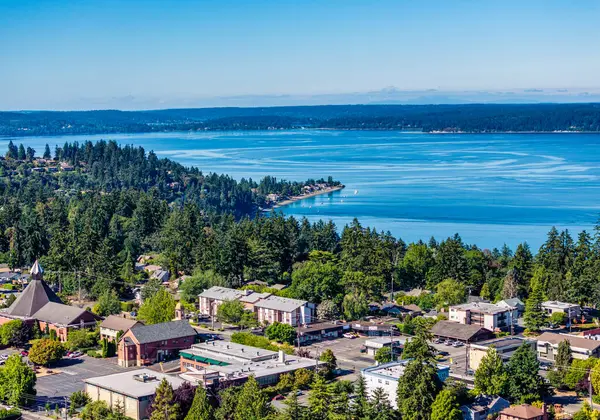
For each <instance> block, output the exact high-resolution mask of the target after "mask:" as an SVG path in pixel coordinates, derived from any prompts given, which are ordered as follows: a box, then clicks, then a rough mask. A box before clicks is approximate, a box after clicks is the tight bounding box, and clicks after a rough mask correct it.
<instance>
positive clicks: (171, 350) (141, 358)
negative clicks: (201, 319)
mask: <svg viewBox="0 0 600 420" xmlns="http://www.w3.org/2000/svg"><path fill="white" fill-rule="evenodd" d="M195 339H196V330H194V329H193V328H192V326H191V325H190V324H189V322H188V321H186V320H183V321H172V322H164V323H162V324H153V325H141V324H137V325H134V326H133V327H131V328H130V329H129V330H127V332H125V334H123V336H121V339H120V340H119V344H118V349H117V356H118V362H119V365H120V366H124V367H129V366H147V365H150V364H152V363H156V362H160V361H163V360H167V359H169V358H171V357H175V356H177V355H178V353H179V350H183V349H189V348H190V347H191V346H192V344H194V341H195Z"/></svg>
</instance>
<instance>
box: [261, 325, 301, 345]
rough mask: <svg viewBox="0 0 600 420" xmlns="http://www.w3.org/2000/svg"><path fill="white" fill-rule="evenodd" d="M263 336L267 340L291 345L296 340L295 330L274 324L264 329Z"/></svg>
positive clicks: (287, 326)
mask: <svg viewBox="0 0 600 420" xmlns="http://www.w3.org/2000/svg"><path fill="white" fill-rule="evenodd" d="M265 335H266V336H267V338H268V339H269V340H275V341H278V342H280V343H288V344H293V343H294V340H295V339H296V330H295V329H294V327H292V326H291V325H289V324H282V323H280V322H274V323H272V324H271V325H269V326H268V327H267V328H266V329H265Z"/></svg>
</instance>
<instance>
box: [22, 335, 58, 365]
mask: <svg viewBox="0 0 600 420" xmlns="http://www.w3.org/2000/svg"><path fill="white" fill-rule="evenodd" d="M64 354H65V347H64V346H63V345H62V344H61V343H59V342H58V341H54V340H49V339H47V338H42V339H39V340H35V341H34V342H33V345H32V346H31V350H30V351H29V360H31V361H32V362H33V363H35V364H36V365H48V364H51V363H54V362H57V361H58V360H60V359H62V357H63V356H64Z"/></svg>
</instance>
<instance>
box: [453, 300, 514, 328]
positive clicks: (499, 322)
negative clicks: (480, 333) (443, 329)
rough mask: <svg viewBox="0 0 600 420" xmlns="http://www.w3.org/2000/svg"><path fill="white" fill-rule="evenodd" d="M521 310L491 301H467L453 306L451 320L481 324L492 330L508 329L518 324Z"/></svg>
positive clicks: (468, 323)
mask: <svg viewBox="0 0 600 420" xmlns="http://www.w3.org/2000/svg"><path fill="white" fill-rule="evenodd" d="M518 317H519V311H518V310H517V308H515V307H508V308H507V307H502V306H498V305H494V304H491V303H482V302H480V303H465V304H463V305H456V306H451V307H450V311H449V314H448V319H449V320H450V321H454V322H458V323H460V324H466V325H479V326H482V327H483V328H487V329H488V330H490V331H495V330H501V331H508V330H510V328H511V326H513V325H517V318H518Z"/></svg>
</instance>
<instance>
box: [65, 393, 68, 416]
mask: <svg viewBox="0 0 600 420" xmlns="http://www.w3.org/2000/svg"><path fill="white" fill-rule="evenodd" d="M67 406H68V401H67V397H66V396H65V420H69V410H68V408H67Z"/></svg>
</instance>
